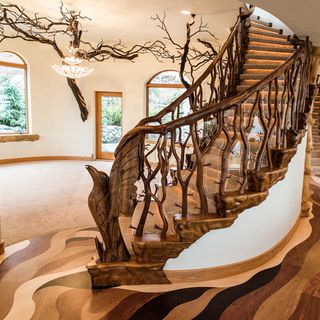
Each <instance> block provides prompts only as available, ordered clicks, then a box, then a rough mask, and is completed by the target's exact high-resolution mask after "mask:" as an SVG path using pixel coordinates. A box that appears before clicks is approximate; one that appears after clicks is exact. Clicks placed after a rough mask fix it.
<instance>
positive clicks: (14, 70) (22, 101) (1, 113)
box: [0, 51, 29, 134]
mask: <svg viewBox="0 0 320 320" xmlns="http://www.w3.org/2000/svg"><path fill="white" fill-rule="evenodd" d="M27 79H28V76H27V64H26V63H25V61H24V60H23V59H22V58H21V57H20V56H18V55H17V54H15V53H13V52H8V51H5V52H0V133H2V134H4V133H28V130H29V128H28V127H29V126H28V103H27V100H28V99H27V91H28V90H27Z"/></svg>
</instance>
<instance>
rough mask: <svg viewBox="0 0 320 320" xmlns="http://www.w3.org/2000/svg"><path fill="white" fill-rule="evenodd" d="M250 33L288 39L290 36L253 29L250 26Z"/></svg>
mask: <svg viewBox="0 0 320 320" xmlns="http://www.w3.org/2000/svg"><path fill="white" fill-rule="evenodd" d="M250 35H260V36H266V37H270V38H280V39H288V36H286V35H284V34H280V33H275V32H268V31H266V30H261V29H253V28H249V36H250Z"/></svg>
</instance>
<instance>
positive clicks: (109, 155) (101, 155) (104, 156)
mask: <svg viewBox="0 0 320 320" xmlns="http://www.w3.org/2000/svg"><path fill="white" fill-rule="evenodd" d="M106 96H107V97H118V98H121V138H122V137H123V92H122V91H95V103H96V108H95V109H96V117H95V121H96V123H95V126H96V159H99V160H114V159H115V157H114V153H113V152H111V151H102V150H101V145H102V134H101V127H100V125H101V120H102V112H101V111H102V105H101V98H102V97H106ZM120 140H121V139H120Z"/></svg>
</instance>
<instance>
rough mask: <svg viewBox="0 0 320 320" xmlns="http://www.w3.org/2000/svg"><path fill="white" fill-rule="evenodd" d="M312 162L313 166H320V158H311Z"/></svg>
mask: <svg viewBox="0 0 320 320" xmlns="http://www.w3.org/2000/svg"><path fill="white" fill-rule="evenodd" d="M311 164H312V165H313V166H320V158H317V159H315V158H311Z"/></svg>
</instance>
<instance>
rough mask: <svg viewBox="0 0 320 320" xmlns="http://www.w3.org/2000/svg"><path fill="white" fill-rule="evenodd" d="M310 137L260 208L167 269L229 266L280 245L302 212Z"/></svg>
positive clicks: (192, 248) (200, 243) (191, 249)
mask: <svg viewBox="0 0 320 320" xmlns="http://www.w3.org/2000/svg"><path fill="white" fill-rule="evenodd" d="M306 140H307V139H306V137H305V138H304V139H303V141H302V143H301V144H300V145H299V146H298V151H297V153H296V155H295V156H294V158H293V159H292V160H291V162H290V164H289V169H288V172H287V174H286V177H285V179H284V180H282V181H280V182H278V183H277V184H276V185H274V186H273V187H272V188H271V189H270V190H269V192H270V194H269V196H268V198H267V199H266V200H265V201H264V202H262V203H261V204H260V205H259V206H257V207H254V208H250V209H247V210H245V211H244V212H242V213H241V214H240V215H239V217H238V219H237V220H236V221H235V222H234V224H233V225H232V226H231V227H229V228H225V229H219V230H213V231H210V232H208V233H206V234H205V235H204V236H203V237H201V238H200V239H199V240H198V241H196V242H195V243H193V244H192V245H191V246H190V247H189V248H188V249H186V250H184V251H183V252H181V254H180V255H179V256H178V257H177V258H175V259H169V260H168V261H167V263H166V265H165V269H166V270H188V269H199V268H209V267H216V266H222V265H227V264H231V263H236V262H240V261H243V260H247V259H250V258H252V257H255V256H257V255H259V254H262V253H264V252H266V251H268V250H269V249H271V248H272V247H273V246H275V245H276V244H277V243H279V242H280V241H281V240H282V239H283V238H284V237H285V236H286V234H287V233H288V232H289V231H290V229H291V228H292V227H293V225H294V224H295V222H296V220H297V218H298V217H299V214H300V210H301V197H302V184H303V176H304V161H305V150H306Z"/></svg>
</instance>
